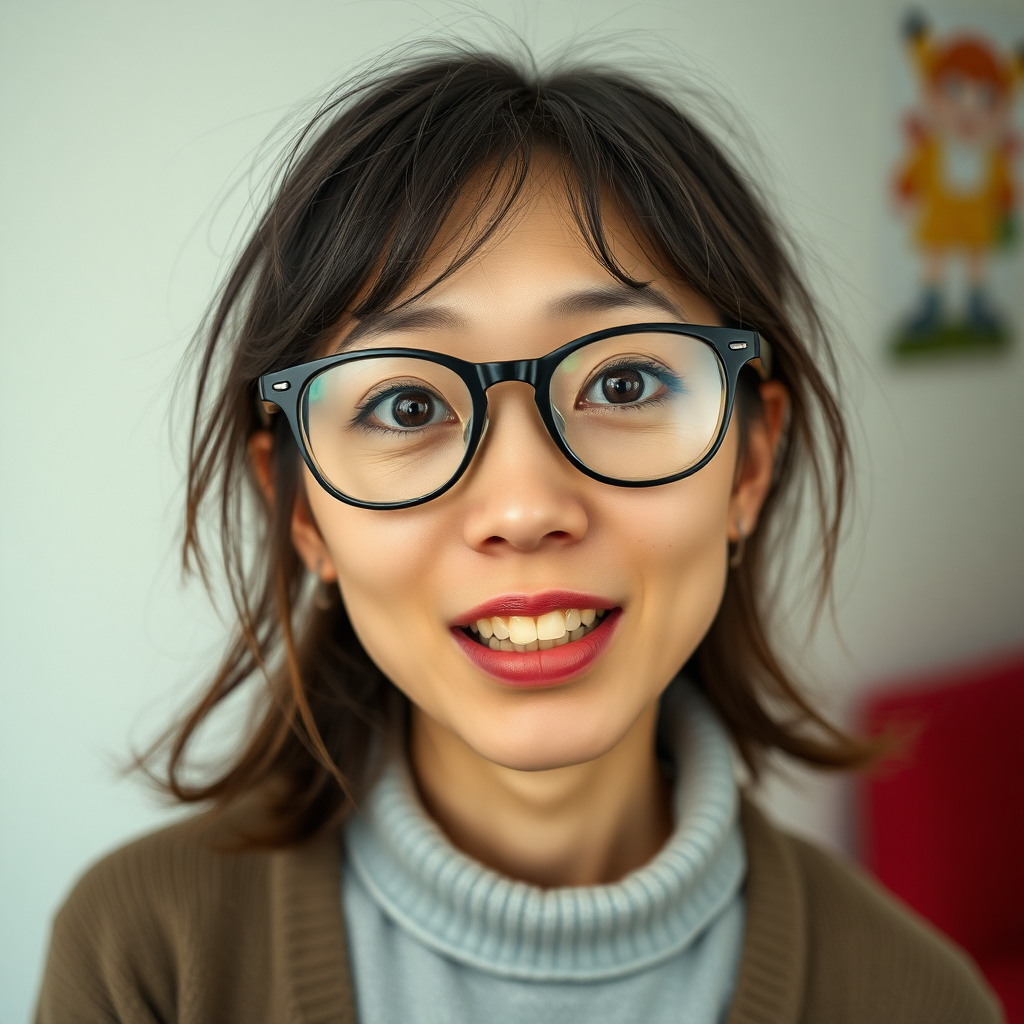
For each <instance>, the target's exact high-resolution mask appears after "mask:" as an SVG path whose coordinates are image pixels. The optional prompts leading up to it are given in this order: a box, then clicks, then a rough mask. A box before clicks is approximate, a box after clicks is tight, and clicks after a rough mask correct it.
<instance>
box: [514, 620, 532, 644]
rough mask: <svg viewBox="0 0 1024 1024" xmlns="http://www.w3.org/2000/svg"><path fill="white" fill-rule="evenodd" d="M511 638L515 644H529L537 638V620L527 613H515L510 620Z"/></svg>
mask: <svg viewBox="0 0 1024 1024" xmlns="http://www.w3.org/2000/svg"><path fill="white" fill-rule="evenodd" d="M508 635H509V639H510V640H511V641H512V643H514V644H528V643H532V642H533V641H534V640H536V639H537V620H536V619H533V618H529V617H528V616H526V615H513V616H512V618H510V619H509V620H508Z"/></svg>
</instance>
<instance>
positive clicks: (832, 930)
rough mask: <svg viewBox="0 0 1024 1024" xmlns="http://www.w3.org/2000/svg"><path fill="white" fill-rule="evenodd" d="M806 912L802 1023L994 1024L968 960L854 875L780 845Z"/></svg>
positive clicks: (996, 1010)
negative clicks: (792, 864) (787, 852)
mask: <svg viewBox="0 0 1024 1024" xmlns="http://www.w3.org/2000/svg"><path fill="white" fill-rule="evenodd" d="M787 839H788V840H789V843H790V845H791V848H792V850H793V854H794V856H795V859H796V861H797V863H798V864H799V866H800V871H799V873H800V876H801V878H802V884H803V889H804V893H805V906H806V908H807V932H806V936H807V945H806V949H807V970H806V974H805V978H806V982H805V984H806V989H805V1002H804V1010H803V1015H802V1018H801V1020H802V1022H803V1024H868V1022H870V1024H1000V1022H1001V1021H1003V1019H1004V1018H1003V1014H1002V1010H1001V1008H1000V1006H999V1004H998V1002H997V1000H996V999H995V997H994V996H993V994H992V993H991V990H990V989H989V988H988V985H987V984H986V982H985V980H984V978H983V977H982V975H981V972H980V971H979V970H978V968H977V966H976V965H975V964H974V962H973V961H972V960H971V959H970V958H969V957H968V955H967V954H966V953H965V952H964V951H963V950H961V949H959V948H958V947H957V946H955V945H954V944H953V943H952V942H951V941H950V940H948V939H947V938H946V937H945V936H943V935H942V934H941V933H939V932H938V931H937V930H936V929H935V928H934V927H933V926H932V925H931V924H929V923H928V922H927V921H925V920H924V919H923V918H921V917H919V916H918V915H917V914H916V913H914V912H913V911H912V910H910V909H909V908H908V907H906V906H904V905H902V904H900V903H898V902H897V900H896V899H895V898H894V897H893V896H891V895H890V894H889V893H887V892H885V891H884V890H883V889H882V888H881V887H880V886H879V885H878V884H877V883H876V882H874V881H872V880H871V879H870V878H868V877H867V876H866V875H865V874H864V873H863V872H861V871H860V869H858V868H856V867H854V866H853V865H851V864H847V863H845V862H844V861H842V860H840V859H838V858H837V857H834V856H832V855H830V854H828V853H826V852H824V851H823V850H820V849H818V848H817V847H815V846H813V845H811V844H810V843H806V842H804V841H803V840H800V839H797V838H794V837H792V836H790V837H787Z"/></svg>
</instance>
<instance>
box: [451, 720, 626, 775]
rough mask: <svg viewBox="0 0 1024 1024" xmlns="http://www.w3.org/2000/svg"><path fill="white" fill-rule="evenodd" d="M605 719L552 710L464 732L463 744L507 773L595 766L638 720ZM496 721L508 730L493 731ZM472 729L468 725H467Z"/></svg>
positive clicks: (503, 728) (462, 731)
mask: <svg viewBox="0 0 1024 1024" xmlns="http://www.w3.org/2000/svg"><path fill="white" fill-rule="evenodd" d="M622 710H624V709H620V711H619V714H617V715H608V714H607V713H605V714H601V713H600V712H599V711H598V709H593V710H592V711H591V712H590V713H589V714H588V713H587V711H586V710H585V709H581V708H578V707H577V708H572V707H571V706H570V707H566V706H561V707H558V706H556V707H548V708H544V709H540V708H533V709H530V710H529V711H525V713H524V711H519V712H517V713H513V714H509V713H508V712H507V711H506V712H505V714H504V715H501V716H499V717H497V718H496V719H492V720H491V722H489V723H488V726H487V727H482V728H480V729H472V728H471V727H470V728H468V729H465V730H463V729H460V730H459V731H460V732H461V733H462V739H463V740H464V741H465V742H466V743H468V744H469V746H471V747H472V748H473V749H474V750H475V751H476V752H477V753H478V754H479V755H480V756H481V757H484V758H486V759H487V760H488V761H490V762H492V763H493V764H497V765H500V766H501V767H503V768H510V769H513V770H515V771H522V772H542V771H550V770H552V769H555V768H567V767H569V766H571V765H575V764H585V763H586V762H588V761H595V760H597V759H598V758H600V757H603V756H604V755H605V754H607V753H608V752H609V751H610V750H612V749H613V748H614V747H615V746H616V745H617V744H618V743H619V741H620V740H622V738H623V737H624V736H625V735H626V733H627V732H628V731H629V729H630V727H631V726H632V725H633V722H634V721H635V720H636V717H637V714H638V713H639V710H640V709H637V714H622ZM493 721H498V722H502V725H503V727H502V728H500V729H494V728H493V725H492V724H491V723H492V722H493ZM467 724H468V723H467Z"/></svg>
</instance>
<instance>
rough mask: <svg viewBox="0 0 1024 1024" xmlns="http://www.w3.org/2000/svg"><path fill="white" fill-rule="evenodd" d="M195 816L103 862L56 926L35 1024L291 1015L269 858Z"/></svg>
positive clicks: (191, 1022) (178, 1023) (226, 1021)
mask: <svg viewBox="0 0 1024 1024" xmlns="http://www.w3.org/2000/svg"><path fill="white" fill-rule="evenodd" d="M215 835H216V833H214V832H212V831H211V830H210V829H208V828H207V827H205V825H204V823H203V822H202V820H201V819H191V820H186V821H185V822H182V823H179V824H177V825H173V826H171V827H170V828H166V829H162V830H161V831H159V832H155V833H152V834H150V835H148V836H145V837H143V838H142V839H139V840H137V841H135V842H133V843H129V844H128V845H127V846H124V847H122V848H121V849H119V850H117V851H115V852H114V853H112V854H110V855H109V856H107V857H105V858H104V859H103V860H101V861H100V862H99V863H98V864H96V865H95V866H94V867H92V868H91V869H90V870H89V871H88V872H86V874H85V875H84V876H83V877H82V879H81V880H80V881H79V882H78V884H77V885H76V886H75V888H74V889H73V890H72V892H71V895H70V896H69V897H68V899H67V901H66V902H65V904H64V906H63V907H62V908H61V909H60V911H59V912H58V913H57V916H56V918H55V920H54V924H53V932H52V936H51V940H50V949H49V954H48V958H47V963H46V968H45V970H44V973H43V981H42V986H41V989H40V993H39V1000H38V1003H37V1008H36V1018H35V1019H36V1024H93V1022H97V1024H98V1022H100V1021H103V1022H105V1024H106V1022H113V1021H123V1022H131V1024H150V1022H153V1024H155V1022H160V1024H172V1022H174V1024H199V1022H205V1021H214V1020H215V1021H217V1022H218V1024H235V1022H236V1021H237V1022H239V1024H240V1022H242V1021H245V1022H246V1024H257V1022H262V1021H271V1020H285V1019H290V1017H291V1015H290V1014H289V1013H288V1012H287V1011H286V1010H285V1009H284V1007H282V1005H281V1000H280V998H279V996H280V991H279V987H280V986H279V985H277V984H276V982H277V980H278V978H279V976H280V971H278V970H276V969H275V965H274V962H273V961H274V951H273V934H272V926H271V914H270V909H269V906H268V865H269V860H270V858H269V856H268V855H267V854H266V853H262V852H253V853H230V852H221V851H220V850H219V849H218V848H217V847H216V843H215V842H211V839H212V838H214V836H215Z"/></svg>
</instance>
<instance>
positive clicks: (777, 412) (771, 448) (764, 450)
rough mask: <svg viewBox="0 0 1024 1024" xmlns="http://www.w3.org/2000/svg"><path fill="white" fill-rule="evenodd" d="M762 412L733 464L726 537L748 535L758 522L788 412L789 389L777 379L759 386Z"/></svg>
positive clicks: (753, 423) (734, 541) (751, 427)
mask: <svg viewBox="0 0 1024 1024" xmlns="http://www.w3.org/2000/svg"><path fill="white" fill-rule="evenodd" d="M760 389H761V403H762V406H763V410H764V411H763V414H762V415H761V416H759V417H758V418H757V419H756V420H754V421H753V422H752V423H751V424H750V426H749V430H748V434H747V444H746V451H745V452H744V454H743V458H742V459H741V460H740V462H739V463H738V465H737V466H736V477H735V479H734V480H733V489H732V496H731V497H730V499H729V540H730V541H732V542H733V543H736V542H737V541H738V540H739V539H740V536H741V535H742V536H744V537H747V536H749V535H750V534H751V533H752V532H753V530H754V527H755V526H756V525H757V517H758V516H759V515H760V513H761V506H762V505H763V504H764V499H765V498H766V497H767V495H768V488H769V487H770V486H771V483H772V469H773V466H774V464H775V451H776V449H777V448H778V445H779V438H781V437H782V430H783V427H784V425H785V422H786V413H787V412H788V411H789V392H788V391H787V390H786V388H785V387H784V386H783V385H782V384H781V383H780V382H779V381H777V380H768V381H764V382H763V383H762V384H761V385H760Z"/></svg>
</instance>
